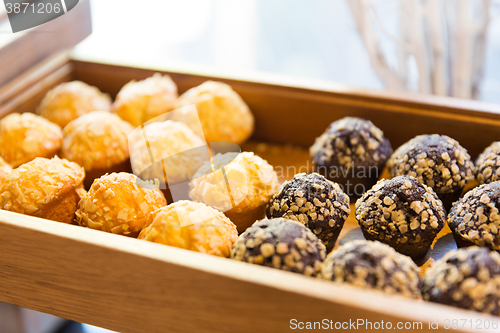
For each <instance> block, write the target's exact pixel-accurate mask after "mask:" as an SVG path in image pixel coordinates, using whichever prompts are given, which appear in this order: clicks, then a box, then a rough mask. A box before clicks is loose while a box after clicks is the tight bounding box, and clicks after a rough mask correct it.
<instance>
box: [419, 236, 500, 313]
mask: <svg viewBox="0 0 500 333" xmlns="http://www.w3.org/2000/svg"><path fill="white" fill-rule="evenodd" d="M422 295H423V297H424V300H426V301H431V302H436V303H442V304H447V305H451V306H456V307H459V308H463V309H469V310H474V311H478V312H483V313H488V314H491V315H495V316H499V315H500V254H498V253H497V252H495V251H490V250H488V249H487V248H484V247H477V246H471V247H467V248H462V249H458V250H453V251H450V252H448V253H447V254H445V256H444V257H443V258H441V259H440V260H438V261H436V262H435V263H434V265H432V266H431V267H430V268H429V269H428V270H427V272H426V273H425V276H424V282H423V287H422Z"/></svg>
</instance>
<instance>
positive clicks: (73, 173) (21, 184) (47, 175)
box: [0, 156, 85, 223]
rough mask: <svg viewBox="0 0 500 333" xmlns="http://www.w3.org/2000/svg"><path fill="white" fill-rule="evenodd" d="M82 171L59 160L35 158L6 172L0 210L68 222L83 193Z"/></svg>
mask: <svg viewBox="0 0 500 333" xmlns="http://www.w3.org/2000/svg"><path fill="white" fill-rule="evenodd" d="M84 178H85V171H84V170H83V168H82V167H80V166H79V165H78V164H76V163H72V162H69V161H67V160H64V159H60V158H59V157H57V156H56V157H54V158H52V159H50V160H49V159H46V158H41V157H38V158H35V159H34V160H33V161H31V162H28V163H26V164H23V165H21V166H20V167H18V168H17V169H14V171H12V172H11V173H9V174H8V175H7V176H6V178H5V181H4V183H3V184H2V186H1V187H0V193H1V194H0V209H4V210H10V211H11V212H16V213H21V214H26V215H31V216H36V217H42V218H46V219H49V220H53V221H58V222H64V223H71V222H73V219H74V217H75V210H76V206H77V204H78V202H79V201H80V198H81V197H82V196H83V195H84V194H85V189H84V188H83V179H84Z"/></svg>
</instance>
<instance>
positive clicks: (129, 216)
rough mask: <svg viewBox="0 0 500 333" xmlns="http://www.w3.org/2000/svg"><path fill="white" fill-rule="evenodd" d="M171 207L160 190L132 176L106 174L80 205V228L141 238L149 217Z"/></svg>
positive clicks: (78, 214) (77, 217)
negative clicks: (167, 206) (140, 234)
mask: <svg viewBox="0 0 500 333" xmlns="http://www.w3.org/2000/svg"><path fill="white" fill-rule="evenodd" d="M166 204H167V201H166V200H165V197H164V196H163V193H162V192H161V191H160V190H159V189H155V188H148V187H146V186H145V184H144V183H143V182H141V180H140V179H138V178H137V177H136V176H134V175H133V174H130V173H126V172H120V173H112V174H109V175H104V176H102V177H101V178H98V179H96V180H95V181H94V183H93V184H92V186H91V187H90V190H89V191H88V192H87V194H86V195H85V196H83V198H82V200H80V202H79V203H78V209H77V211H76V221H77V222H78V224H79V225H81V226H84V227H88V228H92V229H97V230H102V231H106V232H111V233H114V234H120V235H125V236H130V237H137V235H139V232H141V230H142V229H143V228H144V227H145V226H146V225H147V223H148V219H149V215H150V214H151V213H153V212H154V211H156V210H157V209H158V208H161V207H163V206H165V205H166Z"/></svg>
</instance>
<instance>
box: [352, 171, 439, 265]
mask: <svg viewBox="0 0 500 333" xmlns="http://www.w3.org/2000/svg"><path fill="white" fill-rule="evenodd" d="M355 213H356V220H358V223H359V226H360V227H361V231H362V232H363V235H364V236H365V238H366V239H368V240H378V241H380V242H382V243H385V244H388V245H390V246H392V247H393V248H395V249H396V251H398V252H400V253H402V254H405V255H407V256H410V257H412V258H413V259H418V258H421V257H423V256H425V254H426V253H427V251H428V250H429V248H430V246H431V244H432V242H433V240H434V238H435V237H436V235H437V234H438V233H439V231H440V230H441V229H442V228H443V226H444V223H445V220H446V215H445V211H444V208H443V205H442V203H441V201H440V200H439V199H438V197H437V195H436V194H435V193H434V191H433V190H432V189H431V188H430V187H428V186H426V185H424V184H422V183H420V182H419V181H418V180H417V179H416V178H414V177H406V176H399V177H396V178H393V179H390V180H385V179H383V180H380V181H379V182H378V183H377V184H376V185H375V186H374V187H373V188H372V189H370V190H369V191H367V192H366V193H365V194H364V195H363V196H362V197H361V198H359V199H358V201H357V202H356V210H355Z"/></svg>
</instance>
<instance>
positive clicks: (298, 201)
mask: <svg viewBox="0 0 500 333" xmlns="http://www.w3.org/2000/svg"><path fill="white" fill-rule="evenodd" d="M350 211H351V209H350V207H349V197H348V196H347V195H346V194H345V193H344V192H342V190H341V189H340V186H339V185H338V184H336V183H333V182H331V181H329V180H327V179H325V177H323V176H321V175H319V174H317V173H311V174H305V173H299V174H297V175H295V176H294V177H293V179H292V180H290V181H288V182H285V183H284V184H283V185H282V186H281V188H280V189H279V191H278V192H277V193H275V194H274V196H273V197H272V199H271V200H270V201H269V204H268V205H267V211H266V215H267V217H268V218H273V217H283V218H286V219H291V220H295V221H298V222H301V223H302V224H304V225H305V226H306V227H308V228H309V229H311V231H312V232H314V234H315V235H316V236H317V237H318V238H319V239H321V240H322V241H323V243H324V244H325V246H326V249H327V251H328V252H329V251H331V250H332V249H333V247H334V246H335V242H336V241H337V238H338V236H339V234H340V231H341V230H342V227H343V226H344V222H345V220H346V219H347V217H348V216H349V213H350Z"/></svg>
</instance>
